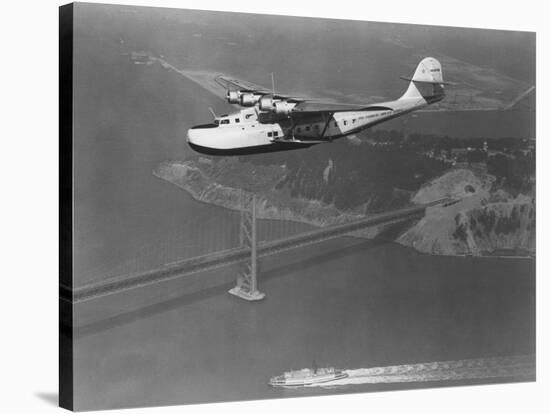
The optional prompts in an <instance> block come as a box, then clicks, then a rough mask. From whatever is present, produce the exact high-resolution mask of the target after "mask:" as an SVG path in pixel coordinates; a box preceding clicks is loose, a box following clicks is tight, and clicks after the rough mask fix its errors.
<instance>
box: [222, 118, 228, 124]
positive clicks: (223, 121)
mask: <svg viewBox="0 0 550 414" xmlns="http://www.w3.org/2000/svg"><path fill="white" fill-rule="evenodd" d="M221 124H222V125H226V124H229V119H222V121H221Z"/></svg>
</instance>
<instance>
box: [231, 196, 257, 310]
mask: <svg viewBox="0 0 550 414" xmlns="http://www.w3.org/2000/svg"><path fill="white" fill-rule="evenodd" d="M239 238H240V246H241V247H245V248H248V249H250V259H248V260H247V261H246V262H245V263H244V265H243V270H242V273H240V274H239V275H238V276H237V284H236V286H235V287H234V288H232V289H231V290H229V293H231V294H232V295H235V296H238V297H240V298H241V299H245V300H249V301H256V300H261V299H263V298H264V297H265V293H262V292H260V291H259V290H258V256H257V245H258V239H257V229H256V196H255V195H254V194H248V193H246V192H245V191H243V192H242V193H241V224H240V232H239Z"/></svg>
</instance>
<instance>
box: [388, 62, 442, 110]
mask: <svg viewBox="0 0 550 414" xmlns="http://www.w3.org/2000/svg"><path fill="white" fill-rule="evenodd" d="M402 79H404V80H408V81H409V87H408V88H407V91H406V92H405V93H404V94H403V96H401V98H399V99H409V98H413V99H419V98H420V99H424V100H425V101H426V102H428V103H434V102H437V101H440V100H441V99H443V98H444V97H445V90H444V85H448V84H449V83H446V82H443V70H442V69H441V63H439V61H438V60H437V59H434V58H432V57H427V58H424V59H422V61H421V62H420V63H419V64H418V66H417V67H416V70H415V72H414V75H413V77H412V78H405V77H402Z"/></svg>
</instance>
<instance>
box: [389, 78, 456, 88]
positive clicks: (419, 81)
mask: <svg viewBox="0 0 550 414" xmlns="http://www.w3.org/2000/svg"><path fill="white" fill-rule="evenodd" d="M399 79H403V80H405V81H407V82H416V83H428V84H431V85H449V86H456V85H457V83H455V82H443V81H434V80H418V79H412V78H408V77H406V76H400V77H399Z"/></svg>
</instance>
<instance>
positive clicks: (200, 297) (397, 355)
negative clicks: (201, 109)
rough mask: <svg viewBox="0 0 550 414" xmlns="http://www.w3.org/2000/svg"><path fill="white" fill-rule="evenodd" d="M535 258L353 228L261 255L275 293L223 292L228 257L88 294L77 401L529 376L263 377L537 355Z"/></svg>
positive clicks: (103, 403) (143, 400)
mask: <svg viewBox="0 0 550 414" xmlns="http://www.w3.org/2000/svg"><path fill="white" fill-rule="evenodd" d="M534 266H535V264H534V261H533V260H515V259H507V260H502V259H493V258H486V259H483V260H478V259H475V258H468V257H433V256H427V255H422V254H419V253H417V252H415V251H413V250H411V249H409V248H405V247H402V246H399V245H396V244H394V243H386V242H375V241H358V240H357V239H351V238H347V239H339V240H332V241H330V242H326V243H323V244H320V245H317V246H310V247H307V248H300V249H296V250H294V251H292V252H287V253H284V254H281V255H277V256H273V257H270V258H268V259H266V260H263V261H262V262H261V265H260V275H261V276H260V277H261V278H260V289H261V290H262V291H264V292H266V294H267V297H266V299H265V300H264V301H262V302H260V303H248V302H245V301H242V300H240V299H238V298H235V297H233V296H231V295H229V294H227V293H226V291H227V289H228V288H229V287H231V283H232V282H231V281H232V280H233V277H234V275H235V274H236V270H237V269H236V268H235V267H228V268H224V269H218V270H216V271H213V272H209V273H207V274H201V275H200V278H201V279H200V280H201V281H204V280H206V279H208V278H209V277H211V278H212V279H215V280H217V283H218V285H214V286H213V287H209V288H206V289H204V288H201V289H200V290H197V286H196V281H197V280H199V279H198V276H197V279H194V280H192V279H187V280H183V279H182V280H178V281H173V282H167V283H164V284H159V285H156V286H154V287H148V288H147V289H136V290H135V291H133V292H128V293H126V294H125V295H122V296H121V295H113V296H112V297H107V298H104V299H102V300H98V301H93V302H90V303H88V304H86V303H85V304H81V305H78V306H77V310H76V313H75V316H76V317H77V318H78V320H81V321H84V320H87V321H88V322H87V323H86V324H85V325H84V326H82V327H79V328H77V332H76V335H77V340H76V345H77V346H76V349H75V356H76V363H75V370H76V371H75V372H76V383H75V384H76V386H75V389H76V390H77V407H80V408H82V409H90V408H92V407H95V408H115V407H122V406H127V405H130V406H141V405H145V406H148V405H156V404H162V405H165V404H181V403H199V402H208V401H228V400H239V399H257V398H276V397H289V396H303V395H316V394H326V393H333V392H357V391H361V392H364V391H375V390H381V389H400V388H404V387H414V386H424V387H426V386H442V385H445V384H446V385H453V384H475V383H487V382H502V381H511V380H516V381H518V380H526V379H529V380H533V379H534V372H533V371H532V370H531V371H530V372H529V373H528V374H529V375H527V376H526V375H525V372H523V373H521V375H519V374H518V375H515V374H517V373H514V372H512V371H508V372H504V373H503V374H502V375H501V376H497V377H495V376H494V375H490V374H491V372H494V369H493V368H491V370H492V371H488V370H484V371H483V370H482V371H481V374H483V375H481V374H478V375H477V376H472V375H470V376H466V377H461V378H458V377H456V376H455V377H453V378H450V379H449V378H446V379H443V378H437V377H432V378H430V379H427V382H418V381H417V382H410V381H409V382H404V381H393V382H391V381H387V382H386V383H380V382H379V383H376V384H373V383H370V384H362V385H349V386H346V387H341V388H338V389H328V390H327V389H322V388H304V389H298V390H286V389H274V388H271V387H270V386H269V385H268V384H267V382H268V380H269V378H270V377H272V376H274V375H279V374H280V373H281V372H284V371H287V370H290V369H297V368H303V367H308V366H311V364H312V361H313V360H315V361H316V362H317V364H318V366H335V367H337V368H341V369H352V370H354V369H358V368H369V367H385V366H394V365H410V364H418V363H427V362H431V361H456V360H465V359H479V358H493V357H508V356H514V355H533V354H534V352H535V335H534V334H535V301H534V295H535V279H534ZM202 283H204V282H202ZM219 283H222V284H221V285H219ZM132 306H134V308H133V309H132V308H131V307H132ZM102 313H107V314H109V315H110V316H108V317H103V316H102ZM113 315H114V316H113ZM478 372H479V371H478ZM394 380H395V378H394Z"/></svg>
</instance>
